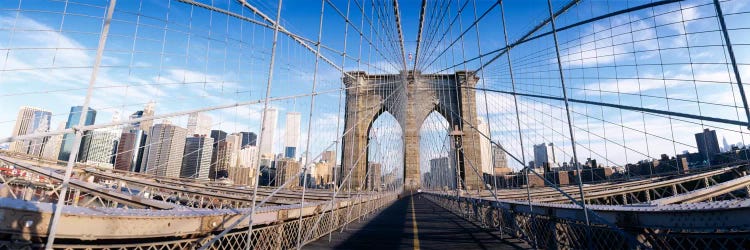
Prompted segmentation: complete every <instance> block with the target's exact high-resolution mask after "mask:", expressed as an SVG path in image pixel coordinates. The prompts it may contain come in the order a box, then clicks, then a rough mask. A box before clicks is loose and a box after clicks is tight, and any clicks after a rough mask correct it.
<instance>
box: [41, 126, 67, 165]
mask: <svg viewBox="0 0 750 250" xmlns="http://www.w3.org/2000/svg"><path fill="white" fill-rule="evenodd" d="M63 129H65V122H60V123H59V124H58V125H57V130H63ZM62 139H63V135H53V136H50V137H49V138H48V139H47V143H45V144H44V149H42V158H44V159H47V160H57V156H58V155H59V154H60V146H61V144H62Z"/></svg>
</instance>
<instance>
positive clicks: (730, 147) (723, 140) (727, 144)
mask: <svg viewBox="0 0 750 250" xmlns="http://www.w3.org/2000/svg"><path fill="white" fill-rule="evenodd" d="M721 140H722V142H723V143H724V152H727V151H729V150H732V146H729V143H727V138H726V137H722V138H721Z"/></svg>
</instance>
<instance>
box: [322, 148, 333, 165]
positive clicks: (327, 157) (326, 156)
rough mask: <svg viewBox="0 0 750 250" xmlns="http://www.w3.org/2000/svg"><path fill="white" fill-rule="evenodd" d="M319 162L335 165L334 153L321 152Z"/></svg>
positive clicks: (329, 151)
mask: <svg viewBox="0 0 750 250" xmlns="http://www.w3.org/2000/svg"><path fill="white" fill-rule="evenodd" d="M320 161H324V162H330V163H331V164H334V163H336V151H333V150H328V151H325V152H323V154H322V155H321V156H320Z"/></svg>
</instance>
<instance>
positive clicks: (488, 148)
mask: <svg viewBox="0 0 750 250" xmlns="http://www.w3.org/2000/svg"><path fill="white" fill-rule="evenodd" d="M477 120H478V122H477V129H478V130H479V132H480V133H482V134H484V135H486V136H488V137H489V136H490V126H489V124H487V122H485V121H484V119H483V118H481V117H479V118H478V119H477ZM484 135H481V134H480V135H479V154H480V160H481V164H482V173H487V174H492V143H491V142H490V139H488V138H487V137H485V136H484Z"/></svg>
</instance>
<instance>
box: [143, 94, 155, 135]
mask: <svg viewBox="0 0 750 250" xmlns="http://www.w3.org/2000/svg"><path fill="white" fill-rule="evenodd" d="M155 109H156V103H154V101H150V102H148V103H147V104H146V106H145V107H143V115H142V116H141V118H149V117H154V113H155ZM153 124H154V120H146V121H142V122H141V123H140V128H141V130H143V131H150V130H151V127H152V126H153Z"/></svg>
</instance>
